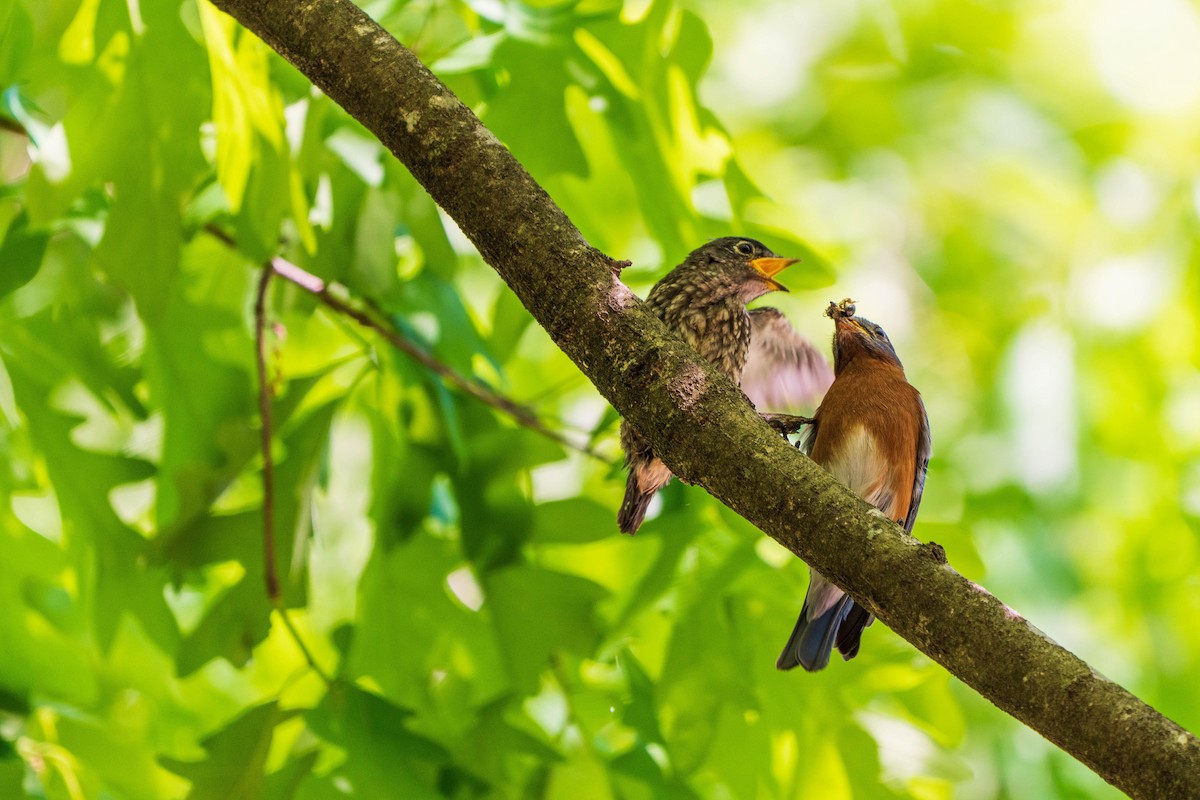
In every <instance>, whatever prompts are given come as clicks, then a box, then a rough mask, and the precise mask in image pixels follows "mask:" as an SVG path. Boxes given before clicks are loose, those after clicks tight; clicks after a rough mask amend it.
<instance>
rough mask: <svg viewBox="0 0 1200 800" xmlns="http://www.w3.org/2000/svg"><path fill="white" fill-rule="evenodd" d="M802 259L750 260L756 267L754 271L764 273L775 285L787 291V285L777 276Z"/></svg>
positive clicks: (774, 258)
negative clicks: (777, 278) (778, 279)
mask: <svg viewBox="0 0 1200 800" xmlns="http://www.w3.org/2000/svg"><path fill="white" fill-rule="evenodd" d="M799 260H800V259H798V258H778V257H771V258H756V259H754V260H753V261H751V262H750V266H752V267H754V271H755V272H757V273H758V274H759V275H762V276H763V277H764V278H766V279H767V280H768V281H770V282H771V283H772V284H774V285H775V288H776V289H778V290H779V291H782V292H786V291H787V287H785V286H784V285H783V284H782V283H780V282H779V281H777V280H775V276H776V275H778V274H779V273H781V272H783V271H784V270H785V269H787V268H788V267H790V266H791V265H792V264H795V263H796V262H797V261H799Z"/></svg>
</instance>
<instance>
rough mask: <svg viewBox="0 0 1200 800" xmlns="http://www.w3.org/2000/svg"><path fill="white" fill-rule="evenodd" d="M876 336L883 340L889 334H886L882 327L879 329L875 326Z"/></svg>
mask: <svg viewBox="0 0 1200 800" xmlns="http://www.w3.org/2000/svg"><path fill="white" fill-rule="evenodd" d="M875 335H876V336H878V337H880V338H883V337H884V336H886V335H887V334H885V333H884V332H883V328H881V327H879V326H878V325H876V326H875Z"/></svg>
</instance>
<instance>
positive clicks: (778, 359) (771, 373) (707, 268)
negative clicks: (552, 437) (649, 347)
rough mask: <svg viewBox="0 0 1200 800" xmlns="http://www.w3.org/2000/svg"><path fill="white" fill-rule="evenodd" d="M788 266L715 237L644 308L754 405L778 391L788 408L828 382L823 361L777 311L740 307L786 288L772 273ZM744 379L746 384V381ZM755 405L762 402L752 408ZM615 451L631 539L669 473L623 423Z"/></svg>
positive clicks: (754, 244)
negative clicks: (621, 455)
mask: <svg viewBox="0 0 1200 800" xmlns="http://www.w3.org/2000/svg"><path fill="white" fill-rule="evenodd" d="M794 262H795V259H789V258H781V257H780V256H778V255H776V254H775V253H773V252H771V250H769V249H768V248H767V247H766V246H765V245H763V244H762V243H761V242H758V241H755V240H753V239H745V238H740V237H725V238H721V239H714V240H713V241H711V242H709V243H708V244H706V245H704V246H703V247H700V248H697V249H696V250H693V251H692V252H691V253H690V254H688V257H687V258H686V259H684V261H683V263H682V264H680V265H679V266H677V267H675V268H674V269H673V270H671V272H669V273H668V274H667V275H666V277H664V278H663V279H662V280H661V281H659V282H658V283H657V284H655V286H654V288H653V289H651V291H650V295H649V296H648V297H647V298H646V305H647V306H648V307H649V308H650V310H651V311H653V312H654V313H655V314H656V315H658V317H659V318H660V319H661V320H662V321H663V322H664V323H665V324H666V325H667V327H669V328H672V329H673V330H675V331H676V332H677V333H679V335H680V336H682V337H683V339H684V341H686V342H687V343H688V344H689V345H691V347H692V348H694V349H695V350H696V352H698V353H699V354H700V355H701V356H702V357H703V358H705V359H706V360H708V361H710V362H711V363H712V364H713V366H715V367H716V368H717V369H718V370H720V371H721V372H723V373H724V374H725V375H727V376H728V377H729V378H731V379H732V380H733V381H734V382H735V383H738V384H739V385H741V387H742V390H743V391H744V392H745V393H746V395H747V396H748V397H749V398H750V399H751V401H753V402H754V403H755V404H756V406H757V407H759V408H763V407H770V403H771V401H774V400H776V399H777V398H780V397H781V396H782V395H783V394H788V395H789V397H788V399H789V400H790V402H791V403H797V402H803V401H805V400H806V399H812V400H815V399H816V398H818V397H820V393H821V392H823V391H824V390H825V388H826V387H827V386H829V383H830V381H831V380H832V377H833V376H832V372H831V371H830V369H829V366H828V364H827V363H826V362H825V360H824V358H822V357H821V356H820V354H819V353H818V352H817V350H816V348H814V347H813V346H812V345H811V344H810V343H809V342H808V341H807V340H806V339H804V337H802V336H800V335H799V334H798V333H796V332H795V330H793V329H792V327H791V326H790V325H788V324H787V321H786V320H785V319H784V318H783V315H782V314H780V313H779V312H778V311H777V310H775V309H773V308H760V309H755V310H753V311H748V310H747V308H746V304H747V303H749V302H751V301H753V300H755V299H757V298H759V297H761V296H762V295H764V294H766V293H767V292H773V291H787V290H786V289H785V288H784V286H783V285H782V284H780V283H779V282H778V281H777V280H776V279H775V276H776V275H777V274H778V273H779V272H780V271H781V270H783V269H784V268H785V267H787V266H789V265H790V264H792V263H794ZM744 374H747V375H749V376H751V377H752V379H751V380H749V381H746V380H744V378H743V376H744ZM805 393H807V397H805V396H803V395H805ZM760 402H761V403H764V404H767V405H763V406H758V404H759V403H760ZM781 402H782V401H781ZM621 446H622V448H623V449H624V450H625V466H626V467H627V468H628V469H629V476H628V479H627V481H626V486H625V498H624V501H623V502H622V503H621V510H620V512H619V513H618V515H617V522H618V525H619V526H620V529H621V530H622V531H623V532H624V533H629V534H632V533H634V532H636V531H637V529H638V528H639V527H640V526H641V524H642V521H643V519H644V518H645V516H646V510H647V508H648V507H649V505H650V500H651V499H652V498H653V497H654V495H655V493H656V492H658V490H659V489H661V488H662V487H664V486H666V485H667V483H668V482H669V481H670V480H671V470H670V469H669V468H668V467H667V466H666V465H665V464H664V463H663V462H662V461H661V460H659V459H658V458H657V457H656V456H655V455H654V452H653V450H652V449H651V447H650V445H649V443H648V442H647V441H646V439H645V438H644V437H643V436H642V435H641V434H640V433H639V432H638V431H637V430H636V429H634V427H633V426H632V425H630V424H629V423H628V422H624V421H623V422H622V423H621Z"/></svg>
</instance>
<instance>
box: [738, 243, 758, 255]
mask: <svg viewBox="0 0 1200 800" xmlns="http://www.w3.org/2000/svg"><path fill="white" fill-rule="evenodd" d="M733 249H734V250H736V251H737V252H738V253H739V254H740V255H743V256H752V255H754V245H752V244H750V243H749V242H738V243H737V244H735V245H734V246H733Z"/></svg>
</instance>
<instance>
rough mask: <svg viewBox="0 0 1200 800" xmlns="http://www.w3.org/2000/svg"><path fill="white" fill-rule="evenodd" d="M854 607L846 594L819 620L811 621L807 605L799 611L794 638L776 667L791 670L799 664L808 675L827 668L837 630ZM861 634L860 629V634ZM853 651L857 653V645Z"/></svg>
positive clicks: (776, 662)
mask: <svg viewBox="0 0 1200 800" xmlns="http://www.w3.org/2000/svg"><path fill="white" fill-rule="evenodd" d="M854 608H855V605H854V601H853V600H852V599H851V598H850V596H849V595H845V596H843V597H842V598H841V599H839V600H838V601H837V602H836V603H834V604H833V605H832V606H830V607H829V608H828V609H827V610H826V611H825V613H824V614H822V615H821V616H819V617H817V618H816V619H809V618H808V616H809V611H808V603H807V602H806V603H805V604H804V608H803V609H802V610H801V611H800V618H799V619H798V620H796V627H795V628H793V629H792V635H791V637H789V638H788V641H787V644H786V645H784V647H783V652H782V653H780V654H779V658H778V659H777V660H776V661H775V666H776V667H777V668H778V669H792V668H794V667H795V666H796V665H799V666H802V667H804V668H805V669H806V670H808V671H809V672H816V671H817V670H819V669H824V668H825V667H826V666H828V664H829V654H830V653H831V652H833V643H834V640H835V638H836V637H837V633H838V629H839V628H840V627H841V625H842V622H843V621H844V620H845V619H846V617H847V616H848V615H849V614H850V612H851V610H852V609H854ZM861 631H862V628H861V626H859V631H858V632H860V633H861ZM856 644H857V643H856ZM854 649H855V651H857V649H858V648H857V646H856V647H855V648H854ZM847 657H849V656H847Z"/></svg>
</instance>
